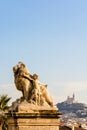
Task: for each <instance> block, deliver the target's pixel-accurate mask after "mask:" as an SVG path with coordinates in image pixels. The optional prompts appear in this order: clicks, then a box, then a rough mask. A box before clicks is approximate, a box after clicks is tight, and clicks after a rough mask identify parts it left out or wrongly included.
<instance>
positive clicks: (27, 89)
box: [7, 62, 61, 130]
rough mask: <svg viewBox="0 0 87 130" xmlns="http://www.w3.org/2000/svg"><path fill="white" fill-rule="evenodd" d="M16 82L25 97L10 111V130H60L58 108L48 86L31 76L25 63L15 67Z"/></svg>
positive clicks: (17, 100) (13, 104)
mask: <svg viewBox="0 0 87 130" xmlns="http://www.w3.org/2000/svg"><path fill="white" fill-rule="evenodd" d="M13 72H14V81H15V85H16V87H17V89H18V90H20V91H22V93H23V97H21V98H19V99H16V101H14V102H13V103H12V106H11V107H10V109H9V113H7V116H8V130H59V124H60V119H59V118H60V115H61V113H60V112H59V111H58V108H57V107H56V106H54V104H53V100H52V98H51V96H50V94H49V93H48V91H47V85H44V84H42V83H40V82H39V81H38V75H37V74H34V75H31V74H30V73H29V71H28V70H27V68H26V66H25V65H24V63H22V62H19V63H18V64H17V65H16V66H14V67H13Z"/></svg>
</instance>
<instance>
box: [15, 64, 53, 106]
mask: <svg viewBox="0 0 87 130" xmlns="http://www.w3.org/2000/svg"><path fill="white" fill-rule="evenodd" d="M13 72H14V83H15V85H16V88H17V89H18V90H20V91H22V94H23V98H22V99H23V100H26V101H27V102H32V103H34V104H37V105H44V104H45V103H47V104H48V105H49V106H53V100H52V98H51V96H50V94H49V93H48V91H47V85H44V84H41V83H40V82H38V75H37V74H34V75H31V74H30V72H29V71H28V69H27V67H26V66H25V64H24V63H23V62H18V64H17V65H15V66H14V67H13ZM35 76H36V77H35Z"/></svg>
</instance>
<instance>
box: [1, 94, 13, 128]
mask: <svg viewBox="0 0 87 130" xmlns="http://www.w3.org/2000/svg"><path fill="white" fill-rule="evenodd" d="M10 99H11V98H10V97H8V96H7V95H0V110H1V111H3V112H8V109H9V105H8V102H9V101H10ZM2 129H3V130H7V117H6V116H3V126H2Z"/></svg>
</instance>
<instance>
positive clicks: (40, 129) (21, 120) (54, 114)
mask: <svg viewBox="0 0 87 130" xmlns="http://www.w3.org/2000/svg"><path fill="white" fill-rule="evenodd" d="M60 115H61V113H59V112H58V111H57V110H39V111H34V112H32V113H17V112H13V113H9V114H8V118H9V120H8V123H9V125H8V130H59V124H60V120H59V117H60Z"/></svg>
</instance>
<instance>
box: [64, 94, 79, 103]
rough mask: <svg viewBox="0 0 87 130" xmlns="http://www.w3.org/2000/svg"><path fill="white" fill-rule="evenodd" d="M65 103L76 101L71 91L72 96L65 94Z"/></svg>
mask: <svg viewBox="0 0 87 130" xmlns="http://www.w3.org/2000/svg"><path fill="white" fill-rule="evenodd" d="M65 103H67V104H72V103H77V100H76V99H75V94H74V93H73V95H72V97H70V96H67V100H66V101H65Z"/></svg>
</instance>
